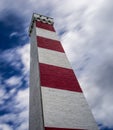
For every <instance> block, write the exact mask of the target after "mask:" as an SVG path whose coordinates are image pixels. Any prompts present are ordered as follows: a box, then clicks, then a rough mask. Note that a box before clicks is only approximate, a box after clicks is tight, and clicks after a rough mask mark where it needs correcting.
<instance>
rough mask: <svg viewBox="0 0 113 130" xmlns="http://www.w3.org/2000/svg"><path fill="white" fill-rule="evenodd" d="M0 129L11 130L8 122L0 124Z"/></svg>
mask: <svg viewBox="0 0 113 130" xmlns="http://www.w3.org/2000/svg"><path fill="white" fill-rule="evenodd" d="M0 130H13V129H12V128H11V126H10V125H8V124H0Z"/></svg>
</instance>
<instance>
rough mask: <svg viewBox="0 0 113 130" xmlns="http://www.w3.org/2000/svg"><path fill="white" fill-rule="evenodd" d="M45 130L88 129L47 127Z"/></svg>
mask: <svg viewBox="0 0 113 130" xmlns="http://www.w3.org/2000/svg"><path fill="white" fill-rule="evenodd" d="M45 130H86V129H75V128H74V129H70V128H53V127H45Z"/></svg>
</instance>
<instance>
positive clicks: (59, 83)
mask: <svg viewBox="0 0 113 130" xmlns="http://www.w3.org/2000/svg"><path fill="white" fill-rule="evenodd" d="M40 77H41V86H45V87H50V88H57V89H63V90H70V91H76V92H82V90H81V88H80V86H79V83H78V81H77V79H76V77H75V74H74V72H73V70H72V69H67V68H62V67H56V66H53V65H47V64H42V63H40Z"/></svg>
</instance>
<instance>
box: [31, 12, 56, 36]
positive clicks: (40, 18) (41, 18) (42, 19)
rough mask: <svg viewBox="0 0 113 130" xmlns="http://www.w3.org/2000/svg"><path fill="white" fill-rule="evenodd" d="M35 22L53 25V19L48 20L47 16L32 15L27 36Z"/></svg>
mask: <svg viewBox="0 0 113 130" xmlns="http://www.w3.org/2000/svg"><path fill="white" fill-rule="evenodd" d="M35 21H40V22H42V23H46V24H51V25H53V24H54V21H53V18H50V17H48V16H44V15H41V14H36V13H33V16H32V20H31V24H30V27H29V36H30V34H31V32H32V28H33V24H34V22H35Z"/></svg>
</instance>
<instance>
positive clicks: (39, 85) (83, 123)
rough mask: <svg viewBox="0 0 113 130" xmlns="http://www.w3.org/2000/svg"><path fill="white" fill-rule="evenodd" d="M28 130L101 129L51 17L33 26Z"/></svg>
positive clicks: (37, 17) (35, 18)
mask: <svg viewBox="0 0 113 130" xmlns="http://www.w3.org/2000/svg"><path fill="white" fill-rule="evenodd" d="M29 32H30V37H31V63H30V116H29V130H98V127H97V124H96V122H95V120H94V118H93V116H92V113H91V111H90V109H89V107H88V104H87V102H86V100H85V98H84V95H83V92H82V90H81V88H80V86H79V83H78V81H77V79H76V76H75V74H74V72H73V70H72V68H71V66H70V63H69V61H68V59H67V57H66V55H65V52H64V50H63V48H62V45H61V43H60V41H59V39H58V37H57V35H56V32H55V29H54V27H53V19H52V18H50V17H46V16H42V15H39V14H33V17H32V22H31V26H30V30H29Z"/></svg>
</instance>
